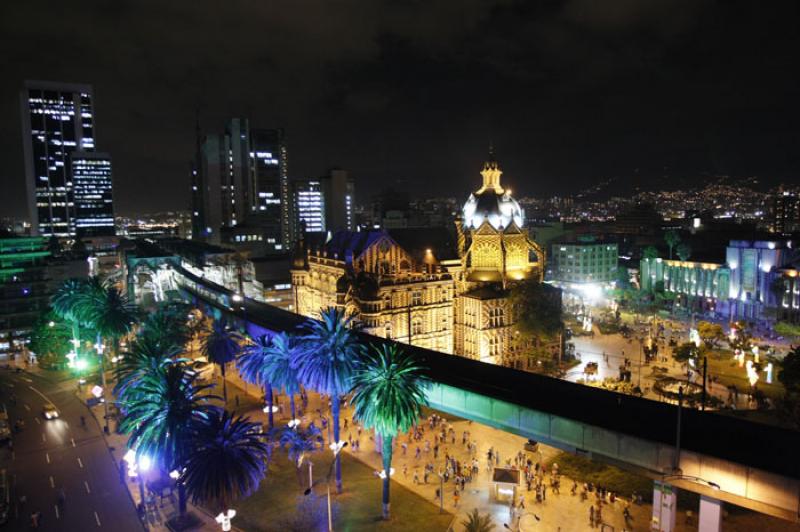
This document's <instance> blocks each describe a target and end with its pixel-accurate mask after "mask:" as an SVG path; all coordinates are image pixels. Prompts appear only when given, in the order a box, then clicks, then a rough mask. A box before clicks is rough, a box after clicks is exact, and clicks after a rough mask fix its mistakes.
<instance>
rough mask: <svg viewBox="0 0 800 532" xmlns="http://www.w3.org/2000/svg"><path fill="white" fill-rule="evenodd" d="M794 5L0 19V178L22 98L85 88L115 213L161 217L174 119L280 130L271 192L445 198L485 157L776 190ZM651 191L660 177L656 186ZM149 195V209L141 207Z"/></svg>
mask: <svg viewBox="0 0 800 532" xmlns="http://www.w3.org/2000/svg"><path fill="white" fill-rule="evenodd" d="M796 9H797V8H796V7H795V4H794V3H770V4H769V5H762V6H757V5H755V4H747V3H738V2H712V1H709V0H638V1H637V0H615V1H614V2H595V1H592V0H569V1H566V2H561V3H560V2H553V1H538V2H536V1H535V2H521V1H520V2H517V1H511V0H508V1H496V2H492V1H481V0H460V1H452V2H443V1H439V2H436V1H434V2H422V1H416V0H405V1H401V0H383V1H378V0H374V1H370V2H363V1H355V0H350V1H348V0H343V1H337V2H331V1H329V0H309V1H296V2H258V1H252V0H229V1H226V2H217V1H212V0H199V1H193V2H188V1H172V2H162V1H154V0H143V1H117V2H105V1H99V0H95V1H82V2H68V1H64V2H37V3H31V2H17V3H13V4H12V3H4V4H3V5H2V7H0V49H2V50H3V51H4V53H3V54H2V56H0V71H2V72H3V83H2V85H1V86H0V118H1V119H2V121H1V122H0V123H2V124H4V126H5V127H4V130H3V131H4V135H3V138H4V142H2V143H0V154H2V157H3V160H4V161H6V162H7V164H5V165H4V166H3V168H2V170H0V172H2V173H1V174H0V177H2V180H3V183H4V185H5V188H6V189H7V190H8V196H9V197H13V198H16V199H17V200H19V201H16V200H15V201H14V202H13V203H9V204H6V205H3V206H2V210H3V212H10V213H16V212H17V211H16V210H15V209H16V208H17V206H18V205H21V204H23V202H22V201H21V198H22V194H23V190H24V185H23V178H22V175H23V171H22V155H21V141H20V134H19V117H18V114H19V111H18V100H17V98H18V95H17V92H18V90H19V88H20V87H21V85H22V81H23V80H24V79H26V78H30V79H53V80H63V81H74V82H86V83H91V84H93V85H94V87H95V92H96V112H97V117H98V118H97V120H98V142H99V147H100V148H101V149H103V150H106V151H109V152H111V153H112V154H113V156H114V158H115V173H116V184H115V186H116V192H117V194H116V195H117V198H118V200H119V201H118V203H119V206H120V210H121V211H122V212H132V211H144V210H155V209H162V208H169V207H172V208H182V207H185V206H186V204H187V202H188V193H187V192H188V182H187V166H188V160H189V159H190V158H191V156H192V149H193V145H194V117H195V113H196V111H197V110H198V109H199V110H200V116H201V121H202V124H203V126H204V127H205V128H208V129H212V130H216V129H219V128H220V127H221V126H222V124H223V122H224V120H225V119H226V118H228V117H230V116H248V117H249V118H250V119H251V121H252V123H254V124H256V125H259V126H264V127H272V126H283V127H286V129H287V131H288V134H289V138H290V154H291V155H290V157H291V170H290V173H291V174H292V175H296V176H302V175H308V174H316V173H320V172H322V171H324V169H325V168H326V167H327V166H330V165H334V164H336V165H341V166H344V167H347V168H350V169H351V170H352V171H353V172H354V174H355V175H356V177H357V179H358V180H359V187H360V189H361V190H362V191H368V192H369V191H375V190H377V189H379V188H381V186H382V185H383V184H384V183H389V182H392V181H395V180H404V182H406V183H408V184H409V185H411V186H416V187H417V188H418V189H420V190H424V191H426V192H431V193H447V192H452V193H457V194H463V193H465V192H466V191H467V190H468V189H469V188H470V187H471V186H472V185H473V184H474V183H473V182H474V180H475V179H476V177H475V170H476V165H477V164H478V163H479V162H480V160H481V158H482V157H483V153H484V151H485V147H486V145H487V144H488V142H489V140H490V139H491V140H493V141H494V142H495V144H496V145H497V146H498V149H499V151H500V154H501V156H502V159H503V161H504V165H505V167H506V169H507V175H508V176H509V179H510V180H511V181H512V182H514V187H515V189H516V190H518V191H520V193H527V194H544V193H552V192H567V191H569V190H571V189H575V188H578V187H580V186H583V185H585V184H587V183H591V182H592V181H594V180H596V179H598V178H601V177H606V176H608V175H616V174H620V175H627V174H628V173H629V172H630V171H631V169H633V168H637V167H638V168H658V169H662V168H663V166H665V165H667V166H670V167H672V168H682V169H684V170H685V171H696V172H700V171H716V172H727V173H757V174H765V175H767V174H771V175H775V176H777V177H779V178H786V177H787V176H789V177H791V176H793V175H796V171H797V170H798V166H799V165H800V164H798V160H797V157H796V155H794V153H795V149H794V146H796V143H797V129H796V124H797V123H798V121H797V118H798V114H800V113H798V103H797V98H796V94H797V89H798V86H797V79H796V74H795V71H796V65H795V64H794V63H795V61H794V56H793V54H794V52H793V50H795V49H797V48H798V44H800V43H798V42H797V41H798V40H800V37H798V34H797V32H796V28H794V27H793V25H794V22H792V21H795V20H797V18H796V15H797V13H796ZM659 171H660V170H659ZM154 190H157V191H159V193H158V194H153V193H152V191H154Z"/></svg>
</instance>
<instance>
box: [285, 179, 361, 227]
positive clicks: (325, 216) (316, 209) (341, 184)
mask: <svg viewBox="0 0 800 532" xmlns="http://www.w3.org/2000/svg"><path fill="white" fill-rule="evenodd" d="M292 211H293V213H294V224H293V225H294V226H293V230H292V232H293V233H294V235H295V238H297V236H296V235H297V234H298V233H299V231H300V225H301V223H302V224H304V225H305V230H306V231H310V232H319V231H341V230H345V231H354V230H355V228H356V223H355V182H354V181H353V179H352V178H351V177H350V176H349V174H348V173H347V171H345V170H340V169H333V170H331V171H330V172H329V173H328V175H325V176H322V177H316V178H309V179H296V180H293V181H292Z"/></svg>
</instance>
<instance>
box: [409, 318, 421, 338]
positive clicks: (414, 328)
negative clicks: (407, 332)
mask: <svg viewBox="0 0 800 532" xmlns="http://www.w3.org/2000/svg"><path fill="white" fill-rule="evenodd" d="M411 334H413V335H416V334H422V320H421V319H419V318H414V319H413V320H411Z"/></svg>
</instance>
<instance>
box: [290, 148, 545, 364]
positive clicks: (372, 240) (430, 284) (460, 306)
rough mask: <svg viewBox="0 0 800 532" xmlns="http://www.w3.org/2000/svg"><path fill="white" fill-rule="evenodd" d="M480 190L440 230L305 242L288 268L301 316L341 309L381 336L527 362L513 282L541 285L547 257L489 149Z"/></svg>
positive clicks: (352, 235) (344, 235)
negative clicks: (513, 300)
mask: <svg viewBox="0 0 800 532" xmlns="http://www.w3.org/2000/svg"><path fill="white" fill-rule="evenodd" d="M481 175H482V176H483V184H482V186H481V187H480V188H479V189H478V190H476V191H475V192H474V193H472V194H471V195H470V196H469V198H468V199H467V202H466V203H465V205H464V208H463V210H462V213H461V216H459V217H458V218H457V219H456V223H455V232H453V231H450V230H448V229H446V228H444V227H433V228H422V229H388V230H387V229H381V230H370V231H361V232H354V231H339V232H337V233H335V234H333V235H331V236H330V237H329V238H328V239H327V241H325V242H320V243H318V244H317V245H316V246H315V245H314V244H313V243H310V242H306V241H305V240H304V241H303V242H302V243H301V246H299V247H300V252H299V253H298V255H297V256H296V258H295V262H294V265H293V268H292V285H293V287H294V291H295V296H294V299H295V309H297V312H298V313H300V314H303V315H305V316H311V317H318V316H319V312H320V310H321V309H323V308H326V307H329V306H336V307H339V308H343V309H345V310H346V311H347V312H349V313H353V314H356V315H357V316H358V319H359V320H360V321H361V322H362V324H363V325H364V326H365V327H366V331H367V332H369V333H370V334H373V335H375V336H380V337H384V338H392V339H395V340H397V341H400V342H405V343H410V344H413V345H417V346H420V347H426V348H429V349H435V350H438V351H443V352H446V353H453V354H457V355H462V356H466V357H469V358H475V359H481V360H485V361H487V362H493V363H498V364H505V365H515V366H520V365H521V361H520V358H521V354H522V349H521V346H520V345H519V342H517V341H516V340H515V338H516V334H515V327H514V326H515V323H516V317H515V312H514V309H513V306H512V304H511V299H510V290H509V284H510V283H513V282H514V281H519V280H522V279H529V278H533V279H538V280H541V278H542V272H543V264H544V254H543V252H542V250H541V248H540V247H539V245H538V244H536V243H535V242H533V241H532V240H531V239H530V238H529V237H528V233H527V231H526V230H525V229H524V227H523V223H524V219H525V215H524V212H523V210H522V209H521V208H520V206H519V204H518V203H517V201H516V200H515V199H514V198H513V197H512V196H511V191H510V190H508V189H504V188H503V187H502V185H501V183H500V176H501V175H502V170H501V169H500V165H499V164H498V162H497V160H496V159H495V157H494V154H493V153H491V152H490V156H489V160H488V161H486V162H485V163H484V165H483V170H482V171H481Z"/></svg>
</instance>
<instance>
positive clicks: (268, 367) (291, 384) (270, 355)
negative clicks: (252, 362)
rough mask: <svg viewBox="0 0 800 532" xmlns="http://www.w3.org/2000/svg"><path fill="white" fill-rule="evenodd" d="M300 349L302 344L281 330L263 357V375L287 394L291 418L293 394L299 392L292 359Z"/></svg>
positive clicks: (293, 412)
mask: <svg viewBox="0 0 800 532" xmlns="http://www.w3.org/2000/svg"><path fill="white" fill-rule="evenodd" d="M301 349H303V345H302V344H301V343H300V341H299V339H298V338H297V337H295V336H294V335H291V334H287V333H283V332H282V333H278V334H276V335H275V336H273V337H272V342H271V345H270V347H269V348H268V349H267V352H266V356H265V357H264V377H265V378H266V380H267V382H269V383H270V384H272V386H276V387H278V388H283V391H284V392H286V395H288V396H289V404H290V405H291V410H292V419H294V418H295V404H294V396H295V394H298V393H300V382H299V380H298V377H297V367H296V366H295V363H294V361H295V359H296V358H297V353H298V352H299V351H300V350H301Z"/></svg>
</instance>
